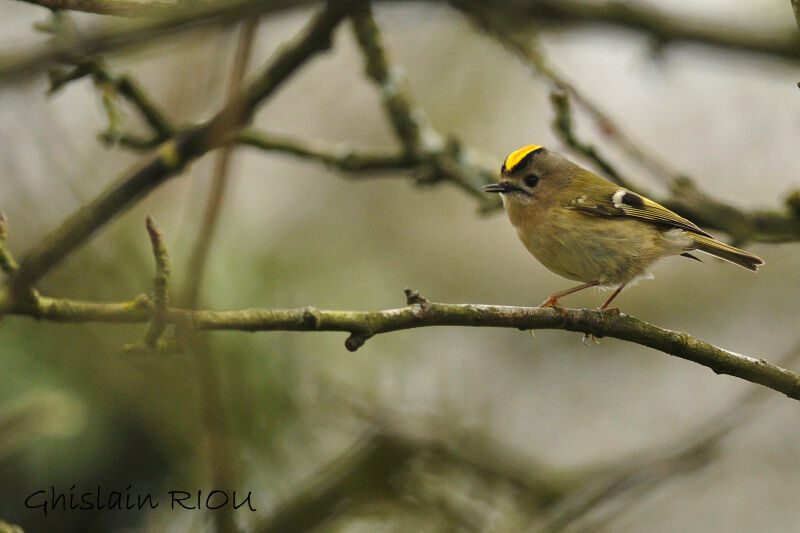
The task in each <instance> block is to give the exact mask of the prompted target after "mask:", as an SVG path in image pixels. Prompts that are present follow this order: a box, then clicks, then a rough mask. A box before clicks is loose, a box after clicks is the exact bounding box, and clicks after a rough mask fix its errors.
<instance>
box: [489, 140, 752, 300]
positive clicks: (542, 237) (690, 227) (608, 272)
mask: <svg viewBox="0 0 800 533" xmlns="http://www.w3.org/2000/svg"><path fill="white" fill-rule="evenodd" d="M500 174H501V178H500V182H499V183H493V184H491V185H486V186H485V187H483V190H484V191H486V192H490V193H500V197H501V198H502V199H503V206H504V207H505V209H506V212H507V213H508V218H509V219H510V220H511V224H512V225H513V226H514V227H515V228H516V230H517V234H518V235H519V238H520V239H521V240H522V243H523V244H524V245H525V248H527V249H528V251H529V252H530V253H531V254H533V256H534V257H536V259H538V260H539V262H540V263H542V264H543V265H544V266H546V267H547V268H548V269H550V270H551V271H552V272H555V273H556V274H558V275H560V276H563V277H565V278H567V279H570V280H574V281H580V282H582V283H583V285H579V286H577V287H573V288H571V289H568V290H566V291H562V292H557V293H556V294H553V295H552V296H550V297H549V298H547V300H545V301H544V302H543V303H542V307H554V308H556V309H558V310H559V311H561V312H562V313H566V311H565V310H564V308H563V307H561V305H560V304H559V303H558V299H559V298H561V297H563V296H566V295H568V294H572V293H574V292H578V291H580V290H583V289H588V288H589V287H617V289H616V290H615V291H614V293H613V294H612V295H611V297H610V298H609V299H608V300H606V302H605V303H604V304H603V305H602V306H600V309H601V310H606V311H611V312H616V313H619V309H617V308H609V307H608V306H609V304H611V302H612V301H613V300H614V298H616V297H617V296H618V295H619V293H620V292H621V291H622V289H624V288H625V286H626V285H628V284H629V283H631V282H634V281H636V280H637V279H641V278H644V277H648V276H649V273H648V269H649V268H650V265H652V264H653V263H655V262H656V261H657V260H659V259H661V258H662V257H667V256H670V255H682V256H684V257H688V258H690V259H694V260H696V261H701V260H700V259H698V258H697V257H695V256H694V255H692V254H690V253H689V252H690V251H692V250H700V251H701V252H705V253H707V254H711V255H713V256H716V257H719V258H721V259H724V260H726V261H730V262H731V263H734V264H737V265H739V266H742V267H744V268H747V269H748V270H752V271H756V270H758V267H759V266H760V265H763V264H764V261H763V260H761V259H760V258H759V257H757V256H755V255H753V254H751V253H748V252H745V251H744V250H740V249H738V248H735V247H733V246H730V245H728V244H725V243H723V242H720V241H718V240H716V239H714V237H712V236H711V235H709V234H708V233H706V232H705V231H703V230H702V229H700V228H698V227H697V226H696V225H695V224H693V223H692V222H690V221H688V220H686V219H685V218H683V217H681V216H679V215H677V214H675V213H673V212H672V211H670V210H669V209H667V208H666V207H664V206H662V205H659V204H657V203H656V202H654V201H652V200H649V199H648V198H645V197H644V196H642V195H640V194H636V193H635V192H632V191H629V190H628V189H625V188H624V187H620V186H619V185H616V184H614V183H612V182H610V181H608V180H606V179H603V178H601V177H600V176H598V175H597V174H594V173H593V172H590V171H588V170H586V169H585V168H582V167H580V166H578V165H576V164H575V163H573V162H571V161H569V160H568V159H566V158H565V157H562V156H561V155H559V154H557V153H555V152H550V151H548V150H546V149H545V148H544V147H542V146H539V145H533V144H532V145H529V146H526V147H524V148H520V149H519V150H516V151H514V152H512V153H511V154H510V155H509V156H508V157H507V158H506V160H505V161H504V162H503V165H502V167H501V168H500ZM701 262H702V261H701Z"/></svg>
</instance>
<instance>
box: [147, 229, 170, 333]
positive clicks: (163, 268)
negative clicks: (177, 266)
mask: <svg viewBox="0 0 800 533" xmlns="http://www.w3.org/2000/svg"><path fill="white" fill-rule="evenodd" d="M147 233H148V235H149V236H150V243H151V244H152V246H153V257H155V260H156V275H155V277H154V278H153V318H152V319H151V320H150V326H149V327H148V328H147V332H146V333H145V336H144V344H145V345H146V346H148V347H150V348H155V347H156V344H157V343H158V339H159V338H160V337H161V334H162V333H163V332H164V329H165V328H166V326H167V320H166V315H167V306H168V305H169V297H168V294H167V286H168V284H169V278H170V268H169V255H168V254H167V247H166V246H165V245H164V239H163V237H162V235H161V231H160V230H159V229H158V227H156V223H155V221H154V220H153V217H151V216H150V215H147Z"/></svg>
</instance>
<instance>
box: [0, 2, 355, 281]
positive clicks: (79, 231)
mask: <svg viewBox="0 0 800 533" xmlns="http://www.w3.org/2000/svg"><path fill="white" fill-rule="evenodd" d="M345 7H346V5H345V4H341V3H332V4H329V5H328V7H326V8H325V9H324V10H322V11H321V12H320V13H319V14H318V15H317V16H315V17H314V19H313V20H312V21H311V23H310V24H309V25H308V26H307V27H306V28H304V29H303V30H302V32H301V33H300V35H299V36H298V37H296V38H295V39H294V40H293V41H292V42H291V43H290V44H289V45H288V46H287V47H285V48H283V49H282V50H281V51H279V53H278V54H277V55H276V57H275V58H274V59H273V60H272V61H270V62H269V64H268V65H267V66H266V67H265V68H264V69H263V70H262V71H261V73H260V74H259V75H258V76H256V78H255V80H254V81H253V82H252V83H251V84H250V85H249V86H248V87H247V88H246V89H245V91H244V92H243V97H242V100H241V102H238V101H237V102H233V103H232V104H229V105H227V106H226V107H225V108H224V109H222V110H221V111H220V112H219V113H218V114H217V115H216V116H215V117H214V118H212V119H211V120H210V121H209V122H206V123H204V124H201V125H199V126H196V127H194V128H191V129H189V130H188V131H186V132H185V133H182V134H180V135H179V136H177V137H176V138H174V139H173V140H170V141H167V142H166V143H164V144H163V145H162V146H161V148H160V149H159V152H158V153H157V154H156V155H154V156H152V157H150V158H148V159H147V160H145V162H144V163H143V164H142V165H141V166H140V167H139V168H138V169H136V170H134V171H132V172H130V173H128V174H125V175H123V176H122V178H121V179H120V181H119V182H118V183H117V184H116V185H113V186H112V187H110V188H109V189H108V190H106V191H105V192H104V193H103V194H101V195H100V196H98V197H97V198H95V199H94V200H93V201H92V202H90V203H89V204H88V205H86V206H85V207H82V208H81V209H79V210H78V211H77V212H75V213H74V214H73V215H71V216H70V217H69V218H67V219H66V220H65V221H64V222H63V223H62V224H61V225H60V226H59V227H58V228H56V229H55V230H53V231H51V232H50V233H49V234H48V235H46V236H45V237H44V239H43V240H42V242H41V243H40V244H39V245H38V246H37V247H36V248H34V250H32V251H31V252H30V253H28V255H26V256H25V257H24V258H23V259H22V261H21V263H20V268H19V270H18V271H17V272H16V273H15V275H14V277H13V278H12V280H11V284H12V292H14V293H20V292H24V291H25V290H27V288H29V287H31V286H32V285H34V284H35V283H36V282H37V281H38V280H39V279H41V278H42V276H44V275H45V274H46V273H47V272H48V271H49V270H50V269H51V268H53V267H54V266H55V265H56V264H58V263H59V262H60V261H61V260H62V259H64V257H66V256H67V255H68V254H69V253H70V252H72V251H73V250H74V249H75V248H77V247H78V246H80V245H81V244H83V242H84V241H85V240H86V239H88V238H89V236H91V235H92V234H93V233H94V232H95V231H97V230H98V229H99V228H100V227H102V226H103V225H105V224H106V223H107V222H108V221H109V220H111V218H113V217H114V216H116V215H118V214H120V213H121V212H122V211H124V210H125V209H127V208H128V207H130V206H131V205H132V204H133V203H135V202H136V201H137V200H138V199H139V198H141V197H142V196H144V195H145V194H147V193H148V192H150V191H151V190H153V189H154V188H156V187H157V186H158V185H160V184H161V183H163V182H164V181H166V180H167V179H169V178H170V177H172V176H174V175H175V174H177V173H178V172H179V171H181V170H182V169H183V168H184V167H185V166H186V164H187V163H189V162H190V161H192V160H194V159H196V158H197V157H199V156H201V155H203V154H204V153H206V152H208V151H209V150H211V149H213V148H216V147H217V146H219V144H220V143H221V141H222V138H223V136H224V135H225V134H227V133H228V132H229V131H231V130H234V129H237V128H239V127H241V125H243V124H244V123H246V122H247V121H248V120H249V119H250V117H252V114H253V113H254V112H255V110H256V108H257V106H258V105H259V103H260V102H261V101H262V100H264V99H265V98H267V97H268V96H269V95H271V94H272V92H273V91H274V90H275V89H277V88H278V87H279V86H280V85H281V84H282V83H283V81H285V80H286V79H287V78H288V77H289V76H291V75H292V74H293V73H294V71H295V70H296V69H297V68H299V67H300V66H301V65H302V64H303V63H304V62H305V61H306V60H307V59H308V58H309V57H311V56H312V55H314V54H316V53H318V52H321V51H323V50H326V49H328V47H329V46H330V39H331V34H332V32H333V30H334V29H335V28H336V26H337V25H338V24H339V21H340V20H341V19H342V18H343V17H344V16H345V15H346V9H345Z"/></svg>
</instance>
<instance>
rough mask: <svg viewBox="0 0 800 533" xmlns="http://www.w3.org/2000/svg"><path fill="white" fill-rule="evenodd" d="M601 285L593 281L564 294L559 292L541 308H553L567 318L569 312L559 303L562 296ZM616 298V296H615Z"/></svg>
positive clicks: (568, 290) (543, 303)
mask: <svg viewBox="0 0 800 533" xmlns="http://www.w3.org/2000/svg"><path fill="white" fill-rule="evenodd" d="M599 284H600V282H599V281H591V282H589V283H584V284H583V285H579V286H577V287H572V288H571V289H567V290H565V291H562V292H557V293H555V294H554V295H552V296H550V297H549V298H548V299H547V300H545V301H544V302H542V305H540V306H539V307H552V308H553V309H555V310H557V311H558V312H560V313H561V314H562V315H564V317H566V316H567V310H566V309H564V308H563V307H561V304H559V303H558V299H559V298H561V297H562V296H567V295H569V294H572V293H574V292H578V291H582V290H583V289H588V288H589V287H596V286H597V285H599ZM615 296H616V294H615ZM609 301H610V300H609Z"/></svg>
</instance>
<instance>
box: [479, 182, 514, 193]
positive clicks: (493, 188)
mask: <svg viewBox="0 0 800 533" xmlns="http://www.w3.org/2000/svg"><path fill="white" fill-rule="evenodd" d="M481 189H482V190H483V192H508V187H506V185H505V184H504V183H490V184H489V185H484V186H483V187H481Z"/></svg>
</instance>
